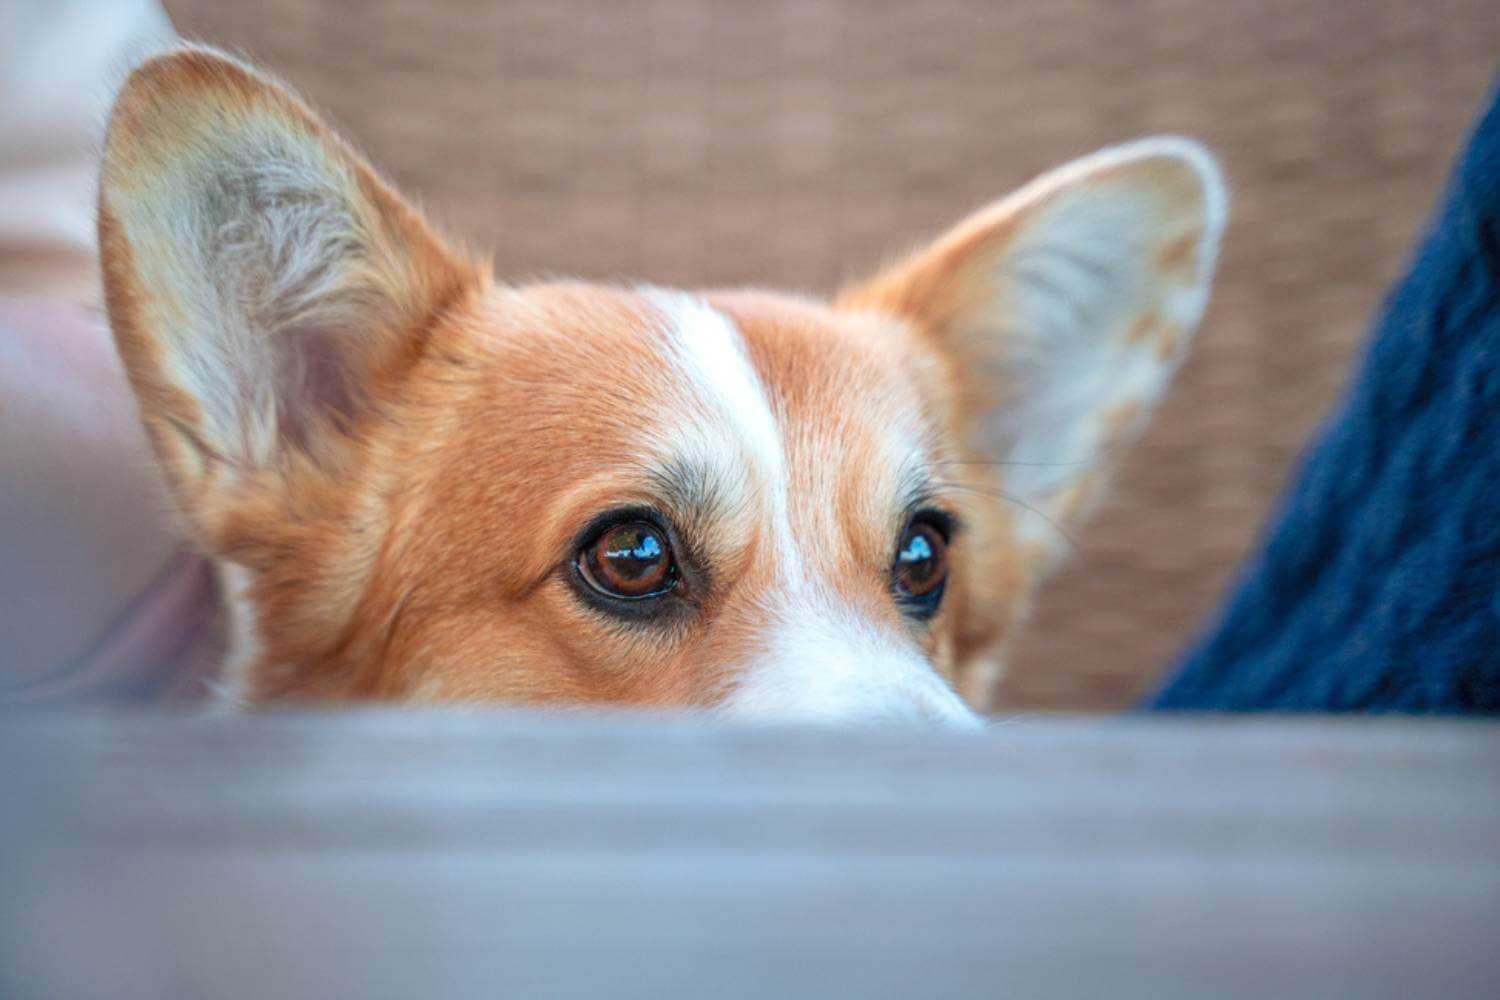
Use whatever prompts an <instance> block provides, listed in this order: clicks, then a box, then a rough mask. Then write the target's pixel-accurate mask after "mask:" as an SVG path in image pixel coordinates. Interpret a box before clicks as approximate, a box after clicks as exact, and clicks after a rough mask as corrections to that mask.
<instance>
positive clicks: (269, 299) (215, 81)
mask: <svg viewBox="0 0 1500 1000" xmlns="http://www.w3.org/2000/svg"><path fill="white" fill-rule="evenodd" d="M99 231H100V248H101V259H102V264H103V269H104V281H105V293H106V303H107V306H108V309H109V314H110V322H111V326H112V327H113V329H114V332H115V335H116V340H117V343H118V344H119V348H120V353H121V356H122V358H123V359H124V362H125V366H126V370H127V372H128V373H129V375H130V378H131V381H132V384H133V385H134V387H135V389H136V392H137V395H138V397H139V400H140V403H141V411H142V416H143V419H144V420H145V422H146V425H147V428H148V430H150V431H151V435H152V438H153V440H154V441H155V442H156V444H157V447H158V450H159V451H160V452H161V453H162V455H163V457H164V459H165V460H166V462H167V465H168V471H169V474H171V476H172V478H173V480H174V483H175V484H176V485H177V486H178V487H179V489H180V490H181V491H182V492H184V493H185V494H187V495H188V496H187V498H186V499H188V500H189V502H191V495H192V494H193V493H195V492H197V491H198V490H199V489H200V488H201V487H202V486H203V485H204V482H203V481H204V480H205V479H212V478H216V476H217V475H218V474H220V473H225V474H229V475H230V476H231V477H232V476H234V475H235V474H238V473H241V472H244V471H247V470H254V469H258V468H263V467H266V466H270V465H274V464H276V463H277V461H278V459H279V458H280V457H282V456H285V455H287V454H288V453H289V452H298V453H302V454H308V455H312V456H314V457H316V456H317V454H318V453H319V450H320V448H322V447H324V446H325V445H326V443H327V441H328V440H329V439H331V438H333V437H336V436H337V434H338V433H339V432H340V431H343V430H347V429H348V427H349V425H350V424H351V423H353V422H355V421H356V420H357V419H358V417H359V415H360V411H361V408H362V406H363V404H364V402H365V400H366V398H367V397H368V395H369V394H370V393H371V392H372V391H373V389H374V387H378V386H379V385H381V384H382V383H383V382H384V381H386V380H388V379H390V378H391V377H393V376H395V375H396V374H398V373H399V372H400V371H402V370H403V369H404V368H405V367H406V366H408V365H409V363H410V361H411V360H412V359H414V358H415V357H416V356H417V354H418V353H419V352H420V348H421V343H422V338H423V336H424V333H425V331H426V330H427V329H429V328H430V327H431V325H432V322H433V318H434V316H435V315H436V314H437V313H438V312H440V311H441V310H443V309H444V308H446V307H447V306H449V305H451V304H452V303H453V302H454V301H456V300H457V299H458V298H459V297H460V296H461V295H462V294H464V292H465V291H466V290H467V289H469V288H471V287H473V286H474V285H475V284H476V283H477V280H478V272H477V271H476V270H475V269H474V268H473V267H472V266H471V265H469V264H468V263H467V262H465V261H464V260H462V259H461V258H460V257H459V256H457V255H456V254H454V253H452V252H451V251H449V250H448V249H447V248H446V247H445V246H444V245H443V244H442V242H441V241H440V240H439V239H438V237H437V236H436V235H434V234H433V232H432V231H431V230H430V229H429V227H427V225H426V224H425V223H424V222H423V221H422V219H421V218H420V217H419V216H418V214H417V213H416V212H415V211H414V210H413V209H412V208H411V207H409V206H408V205H407V204H406V203H405V202H403V201H402V200H401V199H400V198H399V197H398V196H397V195H396V194H395V193H394V192H393V191H392V190H391V189H390V188H389V187H387V186H386V185H385V184H384V183H383V182H382V181H381V180H380V179H379V178H378V177H377V176H376V174H375V172H374V171H373V169H372V168H370V167H369V165H368V164H366V163H365V162H364V160H363V159H361V158H360V157H359V156H358V155H357V154H356V153H355V152H354V151H353V150H351V149H350V148H349V147H348V146H347V145H346V144H345V143H344V142H342V141H341V140H340V139H339V138H338V137H337V136H335V135H334V134H333V133H332V132H331V131H330V130H329V129H328V128H327V127H326V126H324V125H323V124H322V123H321V122H319V121H318V120H317V118H316V117H315V116H314V115H313V114H312V113H311V112H310V111H309V110H308V109H307V108H306V106H304V105H303V104H302V103H301V102H300V101H298V100H297V99H296V98H295V97H293V96H292V95H291V94H290V93H288V92H287V91H286V90H285V89H283V88H282V87H281V86H280V85H278V84H276V83H274V82H272V81H270V80H268V79H266V78H264V77H262V76H260V75H259V74H257V73H256V72H254V71H253V70H250V69H249V68H247V67H245V66H243V65H242V64H240V63H238V62H236V61H234V60H232V59H230V58H228V57H225V56H222V55H220V54H218V53H215V52H211V51H208V50H204V49H197V48H193V49H185V50H180V51H177V52H173V53H170V54H167V55H164V56H160V57H157V58H155V59H152V60H151V61H149V62H147V63H145V64H143V65H142V66H141V67H139V68H138V69H137V70H136V71H135V72H134V73H133V74H132V75H131V77H130V78H129V80H128V81H127V83H126V84H125V87H124V89H123V90H122V91H121V93H120V95H119V97H118V99H117V101H116V104H115V107H114V111H113V113H112V116H111V119H110V124H109V131H108V138H107V142H106V151H105V157H104V164H103V170H102V175H101V181H100V199H99Z"/></svg>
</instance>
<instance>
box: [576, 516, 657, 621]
mask: <svg viewBox="0 0 1500 1000" xmlns="http://www.w3.org/2000/svg"><path fill="white" fill-rule="evenodd" d="M630 524H645V525H647V526H649V527H651V528H653V529H655V530H656V531H658V532H660V533H661V535H662V537H663V538H664V539H665V540H666V543H667V557H668V559H670V560H671V567H670V568H669V570H668V573H669V574H670V576H669V582H668V584H667V585H666V586H665V587H662V588H660V589H658V590H654V591H651V592H650V593H648V594H639V595H627V594H617V593H614V592H612V591H609V590H606V589H605V588H604V587H603V585H602V584H600V583H599V582H598V581H596V580H594V579H593V578H592V574H590V573H589V572H587V571H586V569H585V557H586V556H587V554H588V552H589V550H590V549H591V548H592V547H593V546H594V545H595V544H597V543H598V541H599V540H600V539H601V538H603V537H604V536H605V535H606V534H608V533H609V532H610V531H613V530H614V529H615V528H619V527H624V526H626V525H630ZM681 552H682V546H681V544H680V543H679V541H678V538H677V533H676V532H675V531H673V529H672V525H671V524H670V522H668V521H667V519H666V518H665V517H663V516H662V515H661V514H660V512H658V511H657V510H655V509H654V508H652V507H644V506H630V507H615V508H611V509H609V510H606V511H602V512H601V513H599V514H597V515H595V516H594V517H593V518H592V519H590V520H589V522H588V524H586V525H584V527H583V529H582V530H581V531H580V532H579V533H578V534H577V535H576V536H574V539H573V544H572V547H571V549H570V553H571V554H570V555H569V557H568V560H567V572H566V578H567V581H568V582H569V584H571V587H572V590H573V592H574V593H575V594H577V595H578V597H579V598H580V599H581V600H582V601H583V602H584V603H585V604H587V605H588V606H589V607H591V608H592V609H593V610H595V611H597V612H600V613H602V614H604V615H606V616H609V617H611V618H615V619H624V620H626V621H635V622H649V621H651V620H653V619H656V618H659V617H661V616H662V615H664V614H668V613H670V610H671V609H670V607H669V606H670V605H673V604H682V603H684V601H683V600H682V597H683V595H682V584H683V581H684V576H685V574H684V567H683V560H682V556H681V554H680V553H681Z"/></svg>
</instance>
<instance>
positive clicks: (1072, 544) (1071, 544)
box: [935, 481, 1080, 555]
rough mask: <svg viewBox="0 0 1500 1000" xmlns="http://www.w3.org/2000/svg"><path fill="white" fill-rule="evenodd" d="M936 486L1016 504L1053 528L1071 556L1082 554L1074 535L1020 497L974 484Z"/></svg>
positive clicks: (939, 484)
mask: <svg viewBox="0 0 1500 1000" xmlns="http://www.w3.org/2000/svg"><path fill="white" fill-rule="evenodd" d="M935 485H937V486H938V487H939V488H941V489H948V490H958V491H961V492H964V491H966V492H969V493H975V494H978V495H980V496H986V497H993V498H994V499H996V500H1004V501H1005V502H1006V503H1010V504H1014V505H1015V506H1016V507H1019V508H1020V509H1021V510H1024V511H1026V512H1027V513H1030V514H1035V515H1036V516H1037V517H1039V518H1041V519H1042V521H1043V523H1045V524H1046V525H1047V526H1048V527H1049V528H1051V529H1052V530H1053V532H1055V533H1056V534H1057V537H1058V538H1061V539H1062V540H1063V542H1065V543H1066V545H1067V548H1068V552H1069V554H1070V555H1078V553H1079V552H1080V546H1079V545H1078V542H1077V541H1076V540H1075V539H1074V538H1073V536H1072V535H1070V534H1068V532H1067V531H1065V530H1064V529H1063V526H1062V525H1060V524H1058V523H1057V521H1056V520H1054V519H1053V518H1051V517H1049V516H1048V515H1047V514H1045V513H1044V512H1042V511H1041V510H1038V509H1037V508H1036V507H1033V506H1032V505H1031V504H1029V503H1027V502H1026V501H1025V500H1022V499H1021V498H1020V497H1018V496H1016V495H1014V494H1012V493H1007V492H1005V491H1004V490H996V489H991V488H989V487H986V486H975V485H974V484H973V483H955V482H948V481H940V482H938V483H936V484H935Z"/></svg>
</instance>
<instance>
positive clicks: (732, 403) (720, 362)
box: [647, 289, 805, 587]
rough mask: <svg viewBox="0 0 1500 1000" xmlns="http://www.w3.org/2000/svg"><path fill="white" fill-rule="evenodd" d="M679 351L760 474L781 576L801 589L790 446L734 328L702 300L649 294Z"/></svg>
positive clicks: (698, 387) (683, 364) (692, 379)
mask: <svg viewBox="0 0 1500 1000" xmlns="http://www.w3.org/2000/svg"><path fill="white" fill-rule="evenodd" d="M647 295H648V297H649V298H650V300H651V302H652V304H653V305H655V306H656V308H657V309H659V310H660V311H661V312H662V315H663V316H664V317H665V319H666V321H667V324H668V328H669V330H670V332H671V334H672V337H673V343H674V344H675V345H676V347H677V348H678V351H677V361H678V364H679V367H680V368H681V369H682V370H683V372H684V374H685V375H686V377H687V378H688V380H689V382H690V383H691V385H692V386H693V387H694V389H695V391H696V394H697V395H698V396H699V397H700V398H701V399H703V400H704V401H705V402H706V403H707V404H708V406H709V408H710V409H711V410H712V411H715V412H717V413H719V414H721V415H722V416H723V417H724V418H725V420H724V426H726V427H730V428H733V432H734V437H735V438H736V439H737V441H738V442H739V443H740V445H741V447H742V448H743V449H744V451H745V453H746V455H747V457H748V458H749V459H750V461H751V462H752V463H754V466H755V468H756V470H757V473H758V478H759V480H760V482H761V485H762V490H763V493H764V495H765V497H766V499H767V501H768V504H769V511H770V530H771V535H770V537H771V538H773V539H775V540H776V541H777V542H778V544H779V549H778V554H779V556H780V558H781V560H782V572H783V575H784V577H785V578H786V580H787V581H788V583H789V584H791V585H792V586H794V587H800V586H801V584H802V582H803V576H804V573H805V569H804V563H803V559H802V554H801V552H800V550H799V548H798V546H797V536H796V534H795V533H794V532H793V531H792V527H791V515H790V512H789V507H790V497H789V490H790V487H789V482H788V475H787V456H786V446H785V443H784V442H783V440H782V429H781V425H780V422H779V421H778V420H777V419H776V414H775V412H774V411H773V409H772V407H771V402H770V399H769V397H768V396H767V394H766V390H765V386H764V385H763V384H762V383H761V380H760V376H759V375H758V374H756V371H755V368H754V367H753V366H752V365H751V364H750V358H749V355H748V354H747V353H746V350H745V343H744V340H743V338H742V337H741V336H740V332H739V330H738V329H736V328H735V325H734V323H733V322H732V321H731V320H730V319H729V317H728V316H725V315H724V314H723V313H721V312H719V311H718V310H717V309H714V308H712V307H711V306H709V305H708V304H707V303H705V302H704V301H703V300H702V299H699V298H697V297H695V296H692V295H688V294H686V293H682V292H669V291H665V290H663V289H649V290H647Z"/></svg>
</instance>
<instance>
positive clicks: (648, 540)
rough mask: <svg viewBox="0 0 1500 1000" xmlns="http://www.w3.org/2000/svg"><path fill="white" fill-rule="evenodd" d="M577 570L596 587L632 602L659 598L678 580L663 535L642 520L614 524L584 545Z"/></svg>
mask: <svg viewBox="0 0 1500 1000" xmlns="http://www.w3.org/2000/svg"><path fill="white" fill-rule="evenodd" d="M578 572H579V574H580V575H582V577H583V578H584V579H585V580H586V581H588V583H589V585H590V586H591V587H593V588H594V589H595V590H598V591H600V592H601V593H604V594H607V595H609V596H610V597H617V598H623V599H625V600H631V601H634V600H640V599H642V598H646V597H658V596H660V595H662V594H665V593H667V592H668V591H669V590H671V589H672V588H673V587H674V586H675V585H676V583H677V571H676V566H675V564H674V563H673V560H672V548H671V545H670V543H669V542H668V541H667V536H666V534H665V533H664V532H662V531H661V529H659V528H657V527H656V526H655V525H651V524H647V523H646V522H644V521H629V522H627V523H625V524H617V525H615V526H613V527H611V528H609V529H607V530H606V531H604V532H603V533H602V534H601V535H600V536H599V537H598V538H597V539H595V540H594V541H593V542H591V543H589V544H588V545H585V546H584V547H583V548H582V550H580V551H579V553H578Z"/></svg>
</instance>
